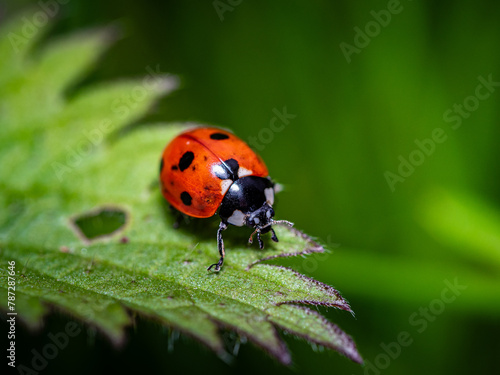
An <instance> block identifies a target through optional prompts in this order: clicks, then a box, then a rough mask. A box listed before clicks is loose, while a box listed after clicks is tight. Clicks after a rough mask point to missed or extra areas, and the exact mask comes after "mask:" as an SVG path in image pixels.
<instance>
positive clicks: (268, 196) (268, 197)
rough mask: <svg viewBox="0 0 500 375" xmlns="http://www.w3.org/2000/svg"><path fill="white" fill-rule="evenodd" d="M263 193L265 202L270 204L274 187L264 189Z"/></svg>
mask: <svg viewBox="0 0 500 375" xmlns="http://www.w3.org/2000/svg"><path fill="white" fill-rule="evenodd" d="M264 194H265V195H266V203H268V204H269V205H270V206H272V205H273V204H274V189H273V188H272V187H270V188H267V189H264Z"/></svg>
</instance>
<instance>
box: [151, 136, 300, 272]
mask: <svg viewBox="0 0 500 375" xmlns="http://www.w3.org/2000/svg"><path fill="white" fill-rule="evenodd" d="M160 184H161V190H162V194H163V196H164V197H165V199H166V200H167V201H168V202H169V203H170V205H171V206H172V207H173V208H174V209H176V210H177V211H180V212H181V213H183V214H186V215H188V216H191V217H197V218H208V217H211V216H213V215H215V214H216V213H217V211H218V213H219V217H220V219H221V221H220V224H219V229H218V231H217V247H218V250H219V254H220V259H219V261H218V262H217V263H214V264H212V265H211V266H210V267H208V268H207V270H208V271H210V270H211V269H212V268H213V267H215V269H214V271H219V270H220V269H221V267H222V264H223V263H224V256H225V249H224V240H223V239H222V232H223V231H224V230H226V229H227V227H228V225H229V224H231V225H235V226H238V227H241V226H244V225H246V226H249V227H251V228H254V229H255V230H254V232H253V233H252V234H251V235H250V238H249V239H248V242H249V243H252V239H253V235H254V234H256V235H257V241H258V243H259V247H260V248H261V249H262V248H263V247H264V243H263V241H262V239H261V237H260V235H261V234H264V233H268V232H271V239H272V240H273V241H275V242H278V237H276V233H275V232H274V230H273V228H272V225H276V224H281V225H288V226H293V224H292V223H290V222H289V221H286V220H274V219H273V217H274V210H273V204H274V193H275V184H274V183H273V182H272V181H271V179H270V177H269V172H268V170H267V167H266V165H265V164H264V161H263V160H262V159H261V158H260V156H258V155H257V154H256V153H255V152H254V151H253V150H252V149H251V148H250V147H249V146H248V145H247V144H246V143H245V142H244V141H242V140H241V139H240V138H238V137H236V136H235V135H234V134H233V133H231V132H229V131H226V130H222V129H219V128H214V127H197V128H192V129H188V130H186V131H184V132H183V133H181V134H179V135H178V136H176V137H175V138H174V139H173V140H172V141H171V142H170V143H169V144H168V145H167V147H166V148H165V150H164V151H163V155H162V158H161V162H160Z"/></svg>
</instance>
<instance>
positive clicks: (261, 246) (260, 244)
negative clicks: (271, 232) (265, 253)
mask: <svg viewBox="0 0 500 375" xmlns="http://www.w3.org/2000/svg"><path fill="white" fill-rule="evenodd" d="M257 241H258V242H259V248H260V249H261V250H262V249H263V248H264V241H262V238H260V231H257Z"/></svg>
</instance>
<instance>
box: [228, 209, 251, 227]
mask: <svg viewBox="0 0 500 375" xmlns="http://www.w3.org/2000/svg"><path fill="white" fill-rule="evenodd" d="M245 218H246V215H245V214H244V213H243V212H241V211H240V210H234V211H233V214H232V215H231V216H230V217H229V218H228V219H227V222H228V223H229V224H233V225H236V226H237V227H242V226H243V225H245Z"/></svg>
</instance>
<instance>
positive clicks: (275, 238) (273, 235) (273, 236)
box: [271, 228, 279, 242]
mask: <svg viewBox="0 0 500 375" xmlns="http://www.w3.org/2000/svg"><path fill="white" fill-rule="evenodd" d="M271 233H272V235H271V239H272V240H273V241H274V242H278V241H279V240H278V237H276V233H275V232H274V229H273V228H271Z"/></svg>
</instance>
